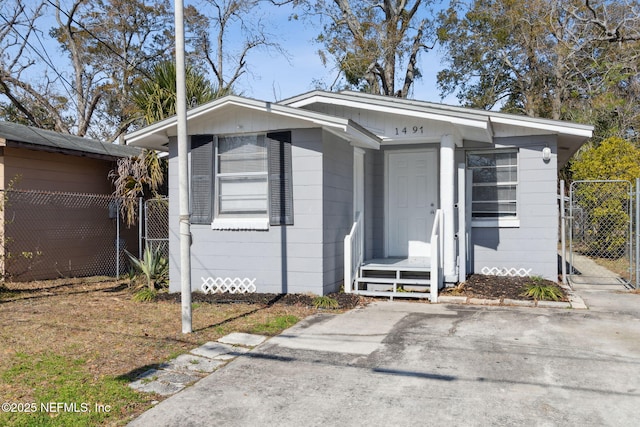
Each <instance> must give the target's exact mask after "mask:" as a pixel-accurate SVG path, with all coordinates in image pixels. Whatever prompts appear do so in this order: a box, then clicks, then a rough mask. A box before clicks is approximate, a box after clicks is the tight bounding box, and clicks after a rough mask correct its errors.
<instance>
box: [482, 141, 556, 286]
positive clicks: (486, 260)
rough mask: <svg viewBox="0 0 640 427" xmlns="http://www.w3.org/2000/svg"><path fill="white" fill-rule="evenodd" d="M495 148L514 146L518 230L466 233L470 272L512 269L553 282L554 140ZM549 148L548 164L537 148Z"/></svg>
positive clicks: (502, 229) (554, 224)
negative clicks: (469, 246)
mask: <svg viewBox="0 0 640 427" xmlns="http://www.w3.org/2000/svg"><path fill="white" fill-rule="evenodd" d="M496 144H497V145H500V146H515V147H519V153H518V219H519V226H518V227H500V228H480V227H473V228H472V230H471V242H472V251H473V272H475V273H481V272H482V270H483V268H516V269H525V270H528V271H530V274H531V275H537V276H542V277H544V278H547V279H550V280H557V277H558V267H557V266H558V261H557V244H558V243H557V239H558V205H557V165H556V158H557V151H556V138H555V136H538V137H520V138H501V139H497V140H496ZM545 145H548V146H549V147H550V148H551V150H552V158H551V161H550V162H548V163H545V162H544V161H543V160H542V149H543V148H544V147H545Z"/></svg>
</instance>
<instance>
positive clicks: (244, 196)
mask: <svg viewBox="0 0 640 427" xmlns="http://www.w3.org/2000/svg"><path fill="white" fill-rule="evenodd" d="M218 188H219V192H218V201H219V205H218V206H219V212H220V213H221V214H231V213H256V214H257V213H263V214H266V213H267V178H266V177H220V178H219V180H218Z"/></svg>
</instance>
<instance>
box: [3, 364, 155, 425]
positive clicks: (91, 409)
mask: <svg viewBox="0 0 640 427" xmlns="http://www.w3.org/2000/svg"><path fill="white" fill-rule="evenodd" d="M86 363H87V361H86V360H84V359H81V358H75V359H73V358H71V359H70V358H67V357H63V356H61V355H58V354H53V353H42V354H26V353H18V354H16V360H15V363H14V364H13V365H12V366H11V367H10V368H9V369H7V370H5V371H4V372H3V373H2V376H1V378H2V381H3V382H10V383H20V384H22V385H23V386H26V387H29V388H30V389H31V390H32V397H31V398H30V399H31V400H29V401H28V402H31V405H32V406H31V407H30V408H29V409H33V410H34V411H33V413H10V412H9V413H2V414H1V415H0V420H1V421H2V425H5V426H11V425H16V426H18V425H33V426H40V425H48V426H70V425H73V426H94V425H99V424H105V423H106V422H109V421H115V420H114V418H118V415H119V414H122V413H126V410H127V408H128V407H135V406H138V405H143V404H144V402H145V400H144V399H143V398H142V397H141V396H140V394H139V393H136V392H134V391H133V390H132V389H130V388H129V387H127V381H126V380H125V379H122V378H113V377H107V378H98V379H96V378H93V376H92V375H91V374H90V373H89V372H88V371H87V370H86V369H85V367H86ZM5 400H8V399H7V398H6V397H5ZM17 401H18V402H22V403H25V402H26V401H25V400H22V399H20V400H17ZM34 404H35V406H33V405H34ZM65 404H66V406H64V405H65Z"/></svg>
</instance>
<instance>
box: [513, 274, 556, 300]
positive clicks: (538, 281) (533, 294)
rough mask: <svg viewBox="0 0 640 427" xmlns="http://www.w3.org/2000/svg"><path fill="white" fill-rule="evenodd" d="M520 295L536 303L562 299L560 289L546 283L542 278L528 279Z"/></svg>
mask: <svg viewBox="0 0 640 427" xmlns="http://www.w3.org/2000/svg"><path fill="white" fill-rule="evenodd" d="M530 280H531V282H529V283H527V285H526V286H525V287H524V290H523V291H522V293H521V294H520V295H522V296H523V297H527V298H533V299H534V300H536V301H560V300H561V299H562V298H563V297H564V293H563V292H562V289H560V288H559V287H558V286H557V285H555V284H552V283H546V282H545V280H544V279H543V278H542V277H539V276H534V277H531V278H530Z"/></svg>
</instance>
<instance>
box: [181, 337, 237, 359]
mask: <svg viewBox="0 0 640 427" xmlns="http://www.w3.org/2000/svg"><path fill="white" fill-rule="evenodd" d="M248 351H249V349H248V348H244V347H234V346H232V345H228V344H223V343H219V342H213V341H210V342H208V343H206V344H204V345H201V346H200V347H198V348H196V349H193V350H191V351H190V353H191V354H195V355H198V356H202V357H207V358H209V359H218V360H229V359H233V358H234V357H236V356H240V355H241V354H244V353H246V352H248Z"/></svg>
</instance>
